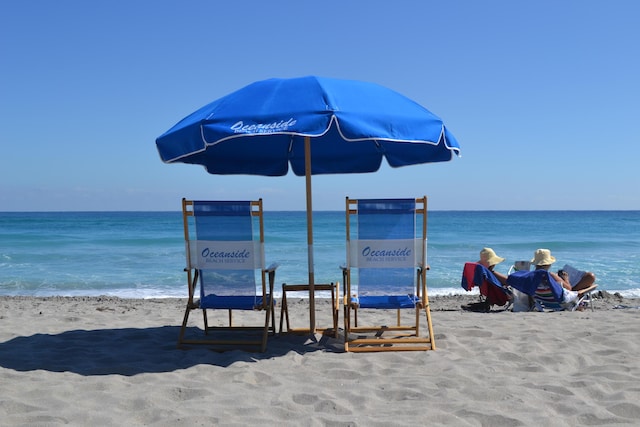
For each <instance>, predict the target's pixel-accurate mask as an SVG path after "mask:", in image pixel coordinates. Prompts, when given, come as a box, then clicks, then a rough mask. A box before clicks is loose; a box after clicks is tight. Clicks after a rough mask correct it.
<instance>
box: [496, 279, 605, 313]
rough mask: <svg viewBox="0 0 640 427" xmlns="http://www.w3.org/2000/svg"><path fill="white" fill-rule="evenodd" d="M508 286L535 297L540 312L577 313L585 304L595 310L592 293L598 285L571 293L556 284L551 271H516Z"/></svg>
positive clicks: (508, 281) (508, 280) (536, 306)
mask: <svg viewBox="0 0 640 427" xmlns="http://www.w3.org/2000/svg"><path fill="white" fill-rule="evenodd" d="M507 284H508V285H509V286H511V287H513V288H514V289H517V290H519V291H520V292H523V293H525V294H527V295H530V296H531V297H533V300H534V303H535V308H536V309H537V310H538V311H544V310H551V311H559V310H570V311H575V310H576V309H578V308H579V307H583V306H584V305H585V304H586V305H589V306H590V307H591V309H592V310H593V301H592V299H591V293H592V292H593V291H594V290H595V289H596V288H597V285H593V286H591V287H589V288H586V289H582V290H580V291H569V290H567V289H564V288H563V287H562V285H561V284H560V283H558V282H556V280H555V279H554V278H553V276H551V273H549V271H547V270H543V269H540V270H533V271H526V270H524V271H515V272H513V273H512V274H510V275H509V276H508V277H507Z"/></svg>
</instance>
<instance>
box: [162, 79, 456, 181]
mask: <svg viewBox="0 0 640 427" xmlns="http://www.w3.org/2000/svg"><path fill="white" fill-rule="evenodd" d="M305 136H308V137H310V139H311V153H310V154H311V174H313V175H317V174H336V173H363V172H374V171H376V170H378V169H379V168H380V165H381V162H382V158H383V157H385V158H386V159H387V162H388V163H389V165H390V166H392V167H398V166H406V165H413V164H420V163H431V162H442V161H448V160H451V158H452V153H456V154H459V151H460V146H459V145H458V142H457V141H456V139H455V138H454V137H453V135H452V134H451V133H450V132H449V131H448V130H447V128H446V127H445V126H444V124H443V123H442V120H441V119H440V118H438V117H437V116H436V115H434V114H433V113H431V112H430V111H429V110H427V109H426V108H424V107H422V106H421V105H419V104H417V103H416V102H414V101H412V100H410V99H409V98H407V97H405V96H403V95H401V94H399V93H397V92H394V91H392V90H390V89H388V88H386V87H383V86H380V85H377V84H374V83H367V82H360V81H352V80H338V79H329V78H321V77H314V76H309V77H301V78H293V79H269V80H263V81H259V82H256V83H253V84H250V85H249V86H246V87H244V88H242V89H240V90H238V91H236V92H233V93H231V94H229V95H227V96H225V97H223V98H220V99H218V100H217V101H214V102H212V103H210V104H208V105H206V106H204V107H202V108H200V109H199V110H197V111H196V112H194V113H193V114H191V115H189V116H187V117H185V118H184V119H183V120H181V121H180V122H179V123H177V124H176V125H175V126H174V127H172V128H171V129H169V130H168V131H167V132H166V133H164V134H163V135H162V136H160V137H159V138H158V139H157V140H156V145H157V147H158V151H159V153H160V157H161V158H162V160H163V161H164V162H167V163H174V162H182V163H194V164H200V165H204V166H205V167H206V168H207V170H208V171H209V173H212V174H249V175H267V176H281V175H286V174H287V173H288V170H289V164H290V165H291V169H292V170H293V172H294V173H295V174H296V175H299V176H304V175H305V172H306V171H305V163H304V161H305V160H304V137H305Z"/></svg>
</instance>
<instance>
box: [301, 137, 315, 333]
mask: <svg viewBox="0 0 640 427" xmlns="http://www.w3.org/2000/svg"><path fill="white" fill-rule="evenodd" d="M304 171H305V178H306V185H307V259H308V264H309V265H308V269H309V333H312V334H315V332H316V301H315V295H316V293H315V291H314V287H315V283H314V280H315V279H314V273H313V218H312V217H313V207H312V203H311V138H310V137H308V136H305V137H304Z"/></svg>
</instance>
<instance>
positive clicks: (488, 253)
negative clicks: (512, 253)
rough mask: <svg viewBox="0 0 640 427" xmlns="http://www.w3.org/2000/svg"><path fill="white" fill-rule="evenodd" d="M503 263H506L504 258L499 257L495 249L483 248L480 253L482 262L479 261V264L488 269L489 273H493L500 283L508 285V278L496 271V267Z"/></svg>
mask: <svg viewBox="0 0 640 427" xmlns="http://www.w3.org/2000/svg"><path fill="white" fill-rule="evenodd" d="M502 261H504V258H502V257H501V256H498V255H497V254H496V252H495V251H494V250H493V249H491V248H482V250H481V251H480V260H479V261H478V264H480V265H483V266H485V267H486V268H488V269H489V271H491V272H492V273H493V274H494V276H496V278H497V279H498V280H499V281H500V283H502V284H503V285H506V284H507V276H505V275H504V274H502V273H499V272H497V271H495V270H494V268H495V267H496V265H498V264H500V263H501V262H502Z"/></svg>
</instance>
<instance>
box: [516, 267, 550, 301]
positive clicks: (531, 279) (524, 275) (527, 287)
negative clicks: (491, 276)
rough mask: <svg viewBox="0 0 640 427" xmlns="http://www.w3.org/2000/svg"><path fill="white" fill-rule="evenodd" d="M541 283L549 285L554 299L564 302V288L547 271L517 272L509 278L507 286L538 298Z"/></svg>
mask: <svg viewBox="0 0 640 427" xmlns="http://www.w3.org/2000/svg"><path fill="white" fill-rule="evenodd" d="M541 283H548V286H549V289H550V292H551V295H552V296H553V298H555V300H556V301H563V288H562V286H561V285H560V284H559V283H558V282H556V281H555V279H554V278H553V277H552V276H551V273H549V272H548V271H547V270H535V271H516V272H515V273H513V274H510V275H509V277H508V278H507V285H509V286H511V287H512V288H515V289H517V290H519V291H520V292H524V293H525V294H527V295H531V296H536V291H537V289H538V285H540V284H541Z"/></svg>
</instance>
